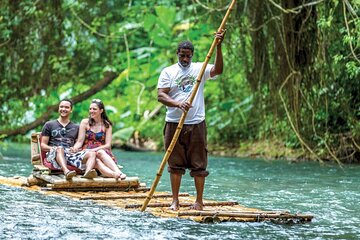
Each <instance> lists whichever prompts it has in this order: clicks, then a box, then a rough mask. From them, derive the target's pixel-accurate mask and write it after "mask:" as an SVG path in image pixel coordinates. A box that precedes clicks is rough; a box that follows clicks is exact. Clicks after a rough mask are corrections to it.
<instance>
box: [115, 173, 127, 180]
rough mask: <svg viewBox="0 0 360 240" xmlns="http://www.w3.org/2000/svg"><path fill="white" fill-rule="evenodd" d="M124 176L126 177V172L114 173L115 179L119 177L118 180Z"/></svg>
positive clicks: (123, 178)
mask: <svg viewBox="0 0 360 240" xmlns="http://www.w3.org/2000/svg"><path fill="white" fill-rule="evenodd" d="M126 177H127V176H126V174H124V173H122V172H120V173H118V174H116V176H115V179H116V180H119V179H120V180H125V179H126Z"/></svg>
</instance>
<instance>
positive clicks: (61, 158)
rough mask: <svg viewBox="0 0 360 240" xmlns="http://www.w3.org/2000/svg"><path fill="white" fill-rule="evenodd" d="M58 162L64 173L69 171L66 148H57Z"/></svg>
mask: <svg viewBox="0 0 360 240" xmlns="http://www.w3.org/2000/svg"><path fill="white" fill-rule="evenodd" d="M56 162H57V163H58V164H59V165H60V167H61V169H62V170H63V172H64V174H66V173H67V172H69V171H70V170H69V169H68V168H67V163H66V160H65V153H64V148H61V147H58V148H56Z"/></svg>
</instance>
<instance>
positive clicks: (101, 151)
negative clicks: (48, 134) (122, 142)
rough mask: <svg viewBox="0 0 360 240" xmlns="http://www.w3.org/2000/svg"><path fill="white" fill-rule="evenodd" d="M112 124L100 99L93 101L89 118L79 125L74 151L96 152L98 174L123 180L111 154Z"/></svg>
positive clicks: (124, 176) (123, 176)
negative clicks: (88, 150) (87, 150)
mask: <svg viewBox="0 0 360 240" xmlns="http://www.w3.org/2000/svg"><path fill="white" fill-rule="evenodd" d="M111 138H112V123H111V121H110V119H109V118H108V116H107V115H106V112H105V106H104V104H103V102H102V101H101V100H100V99H93V100H92V101H91V104H90V109H89V118H85V119H83V120H82V121H81V123H80V128H79V135H78V139H77V142H76V144H75V145H74V149H76V150H80V149H81V148H82V149H91V150H92V151H95V152H96V165H95V168H97V169H98V170H99V171H100V173H101V174H102V175H104V176H106V177H113V178H115V179H121V180H123V179H125V178H126V175H125V174H124V173H122V172H121V171H120V169H119V167H118V166H117V164H116V159H115V157H114V155H113V154H112V152H111Z"/></svg>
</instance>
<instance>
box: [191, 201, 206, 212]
mask: <svg viewBox="0 0 360 240" xmlns="http://www.w3.org/2000/svg"><path fill="white" fill-rule="evenodd" d="M190 209H192V210H198V211H201V210H203V209H204V205H203V204H202V203H199V202H195V203H194V204H193V205H191V206H190Z"/></svg>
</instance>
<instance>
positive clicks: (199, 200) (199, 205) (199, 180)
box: [190, 176, 205, 210]
mask: <svg viewBox="0 0 360 240" xmlns="http://www.w3.org/2000/svg"><path fill="white" fill-rule="evenodd" d="M194 181H195V188H196V201H195V203H194V204H193V205H192V206H191V207H190V209H194V210H203V208H204V203H203V193H204V186H205V177H201V176H194Z"/></svg>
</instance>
